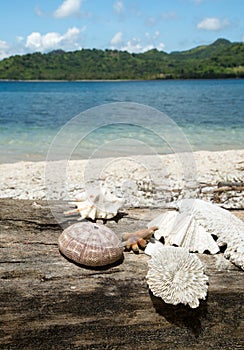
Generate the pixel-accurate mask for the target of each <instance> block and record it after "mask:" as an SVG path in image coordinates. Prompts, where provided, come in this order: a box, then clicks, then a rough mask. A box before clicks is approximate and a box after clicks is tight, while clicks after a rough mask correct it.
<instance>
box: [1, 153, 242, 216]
mask: <svg viewBox="0 0 244 350" xmlns="http://www.w3.org/2000/svg"><path fill="white" fill-rule="evenodd" d="M185 161H187V162H188V161H189V162H191V164H192V169H188V168H187V167H188V165H187V164H184V162H185ZM46 167H47V164H46V162H44V161H42V162H23V161H22V162H17V163H9V164H0V172H1V177H2V179H1V184H0V198H16V199H31V200H39V199H41V200H44V199H47V197H48V196H47V192H48V191H49V193H50V188H48V186H50V184H49V183H50V181H49V180H50V179H48V178H47V174H45V172H46V170H47V168H46ZM55 169H56V170H57V169H58V172H59V170H60V174H57V176H56V175H55V178H54V179H55V185H57V187H58V186H62V190H63V192H64V198H63V199H67V200H73V199H75V197H76V196H77V195H78V194H79V193H80V192H82V191H84V190H86V184H87V183H93V182H94V183H95V182H96V181H98V183H99V186H101V187H104V186H105V188H106V189H107V190H109V191H110V192H113V193H114V194H116V195H118V194H119V195H120V196H125V197H126V200H127V204H128V206H148V205H160V203H161V204H162V203H163V202H164V204H165V203H170V202H172V201H175V200H178V199H181V198H183V197H184V196H189V193H187V192H188V191H190V192H192V195H193V196H197V197H199V198H203V199H206V200H210V201H218V200H219V203H220V204H221V203H222V204H223V206H225V207H227V208H239V209H243V208H244V201H243V189H241V187H240V190H239V191H238V190H237V191H234V192H233V193H232V194H231V195H230V197H228V193H231V189H230V191H229V192H228V193H221V191H219V192H218V190H216V189H217V188H218V183H221V182H222V183H233V184H235V183H236V182H238V183H240V182H241V181H242V182H243V170H244V150H230V151H221V152H211V151H198V152H194V153H192V154H190V155H188V159H187V158H185V159H184V157H183V156H182V155H178V154H170V155H163V156H157V159H156V158H155V157H153V156H134V157H133V158H132V157H131V158H130V157H126V158H105V159H92V160H89V161H88V160H72V161H70V162H68V163H67V168H66V169H65V171H66V174H65V176H66V177H65V186H66V188H63V187H64V184H62V183H59V182H60V181H61V180H60V178H61V174H62V172H63V170H62V167H60V169H59V168H55ZM45 176H46V178H45ZM51 190H52V189H51Z"/></svg>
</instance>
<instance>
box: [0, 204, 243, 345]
mask: <svg viewBox="0 0 244 350" xmlns="http://www.w3.org/2000/svg"><path fill="white" fill-rule="evenodd" d="M54 207H55V206H54ZM56 209H57V211H60V210H61V208H60V207H59V205H58V203H57V205H56ZM160 211H161V210H160V209H131V210H128V211H126V212H125V213H124V215H121V216H120V217H118V220H117V221H115V220H110V221H108V222H107V223H106V225H108V226H109V227H110V228H112V229H113V230H114V231H115V232H118V233H122V232H125V231H127V232H128V231H134V230H137V229H140V228H143V227H145V226H146V224H147V222H148V221H149V220H151V219H152V218H154V217H155V216H157V215H158V214H159V212H160ZM237 215H238V216H240V217H241V218H244V215H243V211H242V212H240V211H239V212H238V213H237ZM73 220H74V219H73ZM72 222H74V221H72V220H69V221H67V222H64V223H63V227H64V226H68V225H69V224H71V223H72ZM61 231H62V228H61V227H60V226H59V225H58V224H57V223H56V222H55V219H54V218H53V216H52V213H51V212H50V209H49V206H48V204H47V203H46V202H37V203H36V204H33V202H32V201H23V200H7V199H4V200H0V232H1V241H0V315H1V316H0V348H1V349H2V350H5V349H11V350H15V349H16V350H17V349H27V350H33V349H38V350H41V349H45V350H46V349H59V350H62V349H66V350H67V349H89V350H90V349H138V350H140V349H215V350H217V349H226V350H227V349H228V350H230V349H243V348H244V328H243V323H242V317H243V309H242V308H243V302H244V298H243V292H244V283H243V272H242V271H241V270H240V269H238V268H237V267H235V266H234V265H232V264H231V263H230V262H229V261H228V260H226V259H225V258H224V257H223V255H222V254H221V253H220V254H217V255H215V256H211V255H199V257H200V259H201V260H202V261H203V262H204V263H205V264H206V273H207V275H208V276H209V292H208V298H207V300H205V301H202V302H201V304H200V307H199V308H197V309H190V308H189V307H187V306H184V305H178V306H172V305H168V304H166V303H164V302H163V301H162V300H161V299H159V298H156V297H154V296H153V295H152V294H151V292H150V291H149V290H148V287H147V284H146V280H145V276H146V273H147V261H148V259H149V257H147V256H146V255H145V254H143V253H140V254H134V253H132V252H125V253H124V260H123V261H121V262H120V263H119V264H116V265H114V266H110V267H109V268H100V269H88V268H83V267H81V266H77V265H75V264H73V263H71V262H69V261H68V260H66V259H65V258H64V257H63V256H61V255H60V253H59V251H58V246H57V239H58V236H59V235H60V233H61Z"/></svg>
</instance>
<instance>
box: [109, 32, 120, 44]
mask: <svg viewBox="0 0 244 350" xmlns="http://www.w3.org/2000/svg"><path fill="white" fill-rule="evenodd" d="M122 40H123V34H122V33H121V32H118V33H116V34H115V35H114V36H113V38H112V39H111V41H110V44H111V45H114V46H117V45H118V44H120V43H122Z"/></svg>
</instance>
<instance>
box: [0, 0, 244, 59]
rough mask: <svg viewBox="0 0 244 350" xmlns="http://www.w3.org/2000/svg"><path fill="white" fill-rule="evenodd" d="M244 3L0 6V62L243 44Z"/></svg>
mask: <svg viewBox="0 0 244 350" xmlns="http://www.w3.org/2000/svg"><path fill="white" fill-rule="evenodd" d="M243 19H244V0H51V1H50V0H0V59H3V58H6V57H9V56H12V55H17V54H20V55H22V54H26V53H33V52H43V53H45V52H49V51H52V50H56V49H63V50H65V51H74V50H80V49H82V48H90V49H93V48H96V49H102V50H104V49H117V50H126V51H128V52H134V53H138V52H145V51H147V50H150V49H153V48H156V49H158V50H160V51H165V52H168V53H169V52H172V51H184V50H188V49H191V48H193V47H196V46H199V45H208V44H211V43H212V42H214V41H215V40H217V39H218V38H225V39H228V40H230V41H232V42H244V20H243Z"/></svg>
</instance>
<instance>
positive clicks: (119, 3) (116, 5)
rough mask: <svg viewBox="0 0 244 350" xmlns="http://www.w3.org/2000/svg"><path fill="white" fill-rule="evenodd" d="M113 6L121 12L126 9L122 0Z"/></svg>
mask: <svg viewBox="0 0 244 350" xmlns="http://www.w3.org/2000/svg"><path fill="white" fill-rule="evenodd" d="M113 8H114V11H115V12H116V13H121V12H123V11H124V4H123V2H122V1H119V0H118V1H116V2H115V3H114V5H113Z"/></svg>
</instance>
